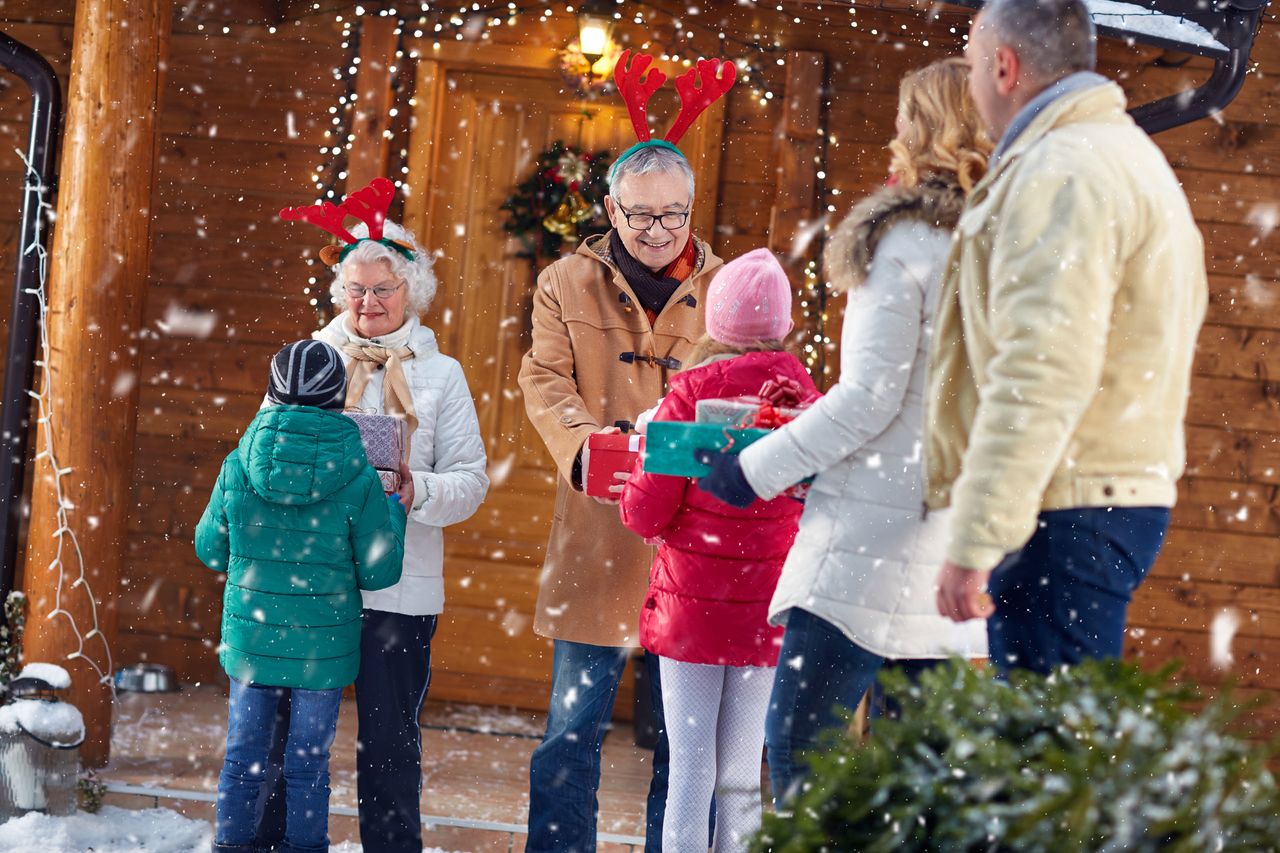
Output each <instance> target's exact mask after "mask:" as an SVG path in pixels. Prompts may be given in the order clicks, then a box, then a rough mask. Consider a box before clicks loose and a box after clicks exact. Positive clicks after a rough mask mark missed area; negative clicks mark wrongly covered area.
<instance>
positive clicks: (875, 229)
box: [823, 174, 965, 291]
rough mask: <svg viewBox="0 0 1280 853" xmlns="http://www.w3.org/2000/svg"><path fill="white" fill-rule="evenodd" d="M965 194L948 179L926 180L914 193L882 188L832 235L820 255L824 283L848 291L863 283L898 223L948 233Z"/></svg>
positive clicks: (932, 177) (933, 177)
mask: <svg viewBox="0 0 1280 853" xmlns="http://www.w3.org/2000/svg"><path fill="white" fill-rule="evenodd" d="M964 202H965V194H964V190H962V189H961V188H960V185H959V184H958V183H956V182H955V181H954V180H952V179H951V178H949V177H944V176H941V175H937V174H931V175H927V176H925V177H924V178H922V179H921V181H920V183H918V184H916V185H915V186H914V187H895V186H888V187H884V188H882V189H880V190H878V191H876V192H874V193H872V194H871V195H870V196H868V197H867V198H865V199H863V200H862V201H861V202H859V203H858V205H857V206H856V207H854V208H853V210H851V211H850V212H849V215H848V216H846V217H845V219H844V221H843V222H841V223H840V225H839V226H838V227H837V228H836V230H835V231H833V232H832V234H831V237H830V238H829V239H828V241H827V247H826V251H825V252H824V261H823V266H824V268H825V270H826V274H827V280H828V281H830V282H831V284H832V286H833V287H835V288H836V289H837V290H841V291H844V290H850V289H852V288H854V287H857V286H858V285H860V284H861V283H862V282H863V280H864V279H866V277H867V271H868V270H869V269H870V267H871V260H872V258H873V257H874V256H875V252H876V247H877V246H878V245H879V244H880V238H881V237H883V236H884V235H885V234H886V233H888V231H889V229H890V228H892V227H893V226H894V225H896V224H898V223H899V222H908V221H914V222H923V223H925V224H926V225H932V226H934V227H937V228H945V229H947V230H948V231H951V230H953V229H954V228H955V227H956V223H958V222H959V221H960V213H961V211H962V210H963V209H964Z"/></svg>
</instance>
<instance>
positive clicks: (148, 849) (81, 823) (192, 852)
mask: <svg viewBox="0 0 1280 853" xmlns="http://www.w3.org/2000/svg"><path fill="white" fill-rule="evenodd" d="M211 838H212V831H211V829H210V827H209V824H207V823H205V822H204V821H201V820H191V819H190V818H185V817H183V816H182V815H180V814H178V813H177V812H175V811H170V810H169V809H146V810H145V811H130V810H129V809H122V808H118V807H116V806H103V807H102V810H101V811H100V812H98V813H97V814H88V813H87V812H80V813H78V814H74V815H71V816H70V817H49V816H48V815H43V814H38V813H34V812H33V813H31V814H28V815H23V816H22V817H19V818H14V819H13V820H10V821H8V822H6V823H2V824H0V853H30V851H32V850H39V851H40V853H85V851H86V850H92V851H93V853H142V851H145V853H208V851H209V843H210V839H211Z"/></svg>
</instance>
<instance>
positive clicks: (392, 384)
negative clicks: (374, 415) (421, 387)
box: [342, 342, 418, 438]
mask: <svg viewBox="0 0 1280 853" xmlns="http://www.w3.org/2000/svg"><path fill="white" fill-rule="evenodd" d="M342 351H343V352H345V353H346V354H347V355H349V356H351V363H350V364H348V365H347V408H348V409H358V408H360V398H361V397H363V396H364V389H365V386H366V385H368V384H369V377H370V376H372V375H373V371H374V370H376V369H377V365H382V367H383V368H384V370H385V371H386V375H385V376H384V377H383V379H382V411H383V414H387V415H400V416H401V417H403V418H404V420H405V423H406V424H408V425H409V437H410V438H412V437H413V434H414V432H415V431H417V429H418V413H417V410H416V409H415V408H414V407H413V395H412V394H410V393H409V380H408V379H407V378H405V375H404V364H403V361H404V360H405V359H407V358H413V350H411V349H409V348H408V347H397V348H395V349H388V348H386V347H375V346H361V345H360V344H353V343H349V342H348V343H345V344H343V345H342Z"/></svg>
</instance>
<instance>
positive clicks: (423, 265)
mask: <svg viewBox="0 0 1280 853" xmlns="http://www.w3.org/2000/svg"><path fill="white" fill-rule="evenodd" d="M348 230H349V231H350V232H351V234H352V236H354V237H368V236H369V226H367V225H365V224H364V223H363V222H361V223H360V224H359V225H356V226H355V227H353V228H350V229H348ZM382 236H383V237H384V238H385V239H388V240H395V241H396V242H397V243H404V244H405V245H406V246H409V247H410V248H411V249H412V251H413V260H412V261H411V260H409V259H408V258H406V257H405V256H404V255H402V254H400V253H399V252H397V251H396V250H395V249H392V248H390V247H389V246H384V245H383V244H382V243H375V242H373V241H372V240H366V241H364V242H363V243H359V244H358V245H357V246H356V247H355V248H354V249H352V250H351V252H350V254H348V255H347V256H346V258H344V259H343V260H342V263H339V264H336V265H335V266H334V268H333V283H332V284H331V285H329V295H330V296H331V297H332V299H333V304H334V305H336V306H338V308H339V309H341V308H343V307H345V305H346V301H347V293H346V290H345V288H346V286H347V272H346V265H347V264H349V263H365V264H372V263H377V262H379V261H385V262H386V263H387V264H388V265H389V266H390V267H391V274H392V275H393V276H395V277H396V278H398V279H403V280H404V283H405V286H406V287H408V288H409V308H410V310H412V311H414V312H416V313H418V314H422V313H423V312H425V311H426V310H427V309H428V308H430V307H431V300H433V299H435V298H436V274H435V272H434V271H432V269H431V257H430V256H429V255H428V254H427V251H426V249H424V248H422V247H421V246H419V245H418V241H417V240H416V239H415V238H414V236H413V234H412V233H411V232H410V231H409V229H407V228H405V227H404V226H403V225H400V224H399V223H397V222H392V221H391V220H390V219H388V220H387V221H386V222H384V223H383V225H382Z"/></svg>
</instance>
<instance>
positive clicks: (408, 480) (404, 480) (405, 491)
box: [396, 460, 413, 512]
mask: <svg viewBox="0 0 1280 853" xmlns="http://www.w3.org/2000/svg"><path fill="white" fill-rule="evenodd" d="M396 494H398V495H399V496H400V503H401V504H403V505H404V511H405V512H413V474H412V472H410V471H409V466H408V465H407V464H405V462H404V460H401V462H400V488H398V489H396Z"/></svg>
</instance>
